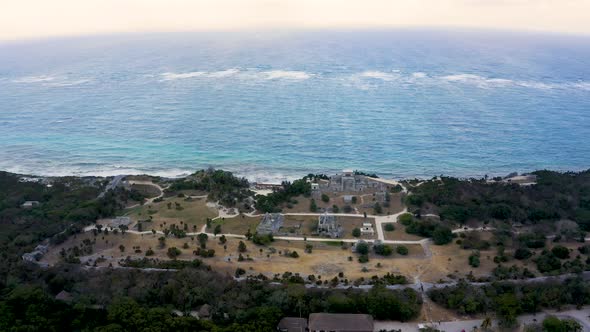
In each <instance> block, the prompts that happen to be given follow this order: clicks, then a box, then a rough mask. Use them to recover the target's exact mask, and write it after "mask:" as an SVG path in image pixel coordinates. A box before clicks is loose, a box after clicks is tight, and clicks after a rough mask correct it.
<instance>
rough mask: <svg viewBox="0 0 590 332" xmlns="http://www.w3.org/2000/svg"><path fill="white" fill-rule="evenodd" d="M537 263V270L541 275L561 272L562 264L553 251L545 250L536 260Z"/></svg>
mask: <svg viewBox="0 0 590 332" xmlns="http://www.w3.org/2000/svg"><path fill="white" fill-rule="evenodd" d="M534 261H535V263H537V270H539V272H541V273H551V272H559V270H560V269H561V262H560V261H559V258H557V257H556V256H555V254H553V253H552V252H551V251H547V250H543V253H541V255H539V257H537V258H535V259H534Z"/></svg>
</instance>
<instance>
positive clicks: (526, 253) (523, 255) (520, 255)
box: [514, 248, 533, 260]
mask: <svg viewBox="0 0 590 332" xmlns="http://www.w3.org/2000/svg"><path fill="white" fill-rule="evenodd" d="M532 255H533V253H532V251H530V250H529V249H527V248H518V249H516V251H514V258H516V259H521V260H522V259H528V258H530V257H531V256H532Z"/></svg>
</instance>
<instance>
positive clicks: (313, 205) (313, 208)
mask: <svg viewBox="0 0 590 332" xmlns="http://www.w3.org/2000/svg"><path fill="white" fill-rule="evenodd" d="M309 211H311V212H317V211H318V205H317V204H316V202H315V199H313V198H312V199H311V202H310V203H309Z"/></svg>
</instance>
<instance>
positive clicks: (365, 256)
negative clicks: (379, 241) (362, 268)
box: [359, 254, 369, 263]
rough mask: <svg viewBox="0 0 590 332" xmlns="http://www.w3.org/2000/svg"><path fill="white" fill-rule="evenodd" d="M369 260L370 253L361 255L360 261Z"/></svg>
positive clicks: (365, 261)
mask: <svg viewBox="0 0 590 332" xmlns="http://www.w3.org/2000/svg"><path fill="white" fill-rule="evenodd" d="M368 261H369V255H366V254H363V255H360V256H359V263H367V262H368Z"/></svg>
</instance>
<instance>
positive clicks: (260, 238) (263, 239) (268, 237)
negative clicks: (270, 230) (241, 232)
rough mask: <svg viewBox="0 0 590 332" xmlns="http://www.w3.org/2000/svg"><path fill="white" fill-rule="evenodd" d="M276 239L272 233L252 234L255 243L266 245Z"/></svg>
mask: <svg viewBox="0 0 590 332" xmlns="http://www.w3.org/2000/svg"><path fill="white" fill-rule="evenodd" d="M273 241H274V238H273V236H272V234H258V233H254V235H253V236H252V242H254V243H255V244H258V245H261V246H265V245H267V244H269V243H271V242H273Z"/></svg>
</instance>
